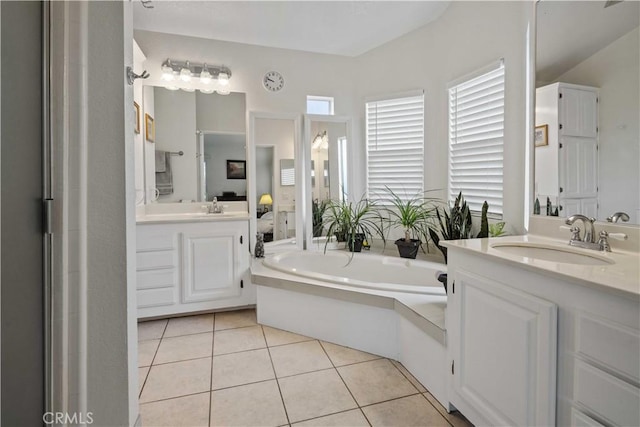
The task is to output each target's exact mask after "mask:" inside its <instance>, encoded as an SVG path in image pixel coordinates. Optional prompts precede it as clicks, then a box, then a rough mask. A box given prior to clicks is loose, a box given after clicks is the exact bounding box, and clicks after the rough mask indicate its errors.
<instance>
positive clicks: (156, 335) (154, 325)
mask: <svg viewBox="0 0 640 427" xmlns="http://www.w3.org/2000/svg"><path fill="white" fill-rule="evenodd" d="M166 326H167V319H160V320H147V321H146V322H140V323H138V341H146V340H157V339H160V338H162V333H163V332H164V329H165V327H166Z"/></svg>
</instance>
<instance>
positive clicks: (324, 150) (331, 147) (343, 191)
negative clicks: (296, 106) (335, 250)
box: [305, 115, 351, 242]
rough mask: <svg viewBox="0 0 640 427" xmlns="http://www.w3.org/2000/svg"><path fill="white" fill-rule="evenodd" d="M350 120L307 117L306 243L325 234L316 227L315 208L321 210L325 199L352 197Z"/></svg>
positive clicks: (316, 116)
mask: <svg viewBox="0 0 640 427" xmlns="http://www.w3.org/2000/svg"><path fill="white" fill-rule="evenodd" d="M350 134H351V121H350V119H349V118H346V117H338V116H324V115H306V116H305V147H306V149H307V152H308V153H309V159H308V163H307V164H308V165H309V177H308V181H307V183H308V184H307V185H309V188H308V190H306V192H307V194H309V195H310V201H309V204H308V207H307V209H308V212H310V213H311V215H309V216H308V219H307V234H308V236H307V241H308V242H311V241H313V240H312V239H313V238H318V237H320V235H321V234H322V229H321V228H319V227H317V224H313V217H316V218H317V217H318V216H316V215H314V214H313V213H314V209H319V208H321V207H322V202H323V201H325V200H343V199H344V198H345V197H348V195H349V179H348V167H347V165H348V150H349V139H350V137H351V135H350Z"/></svg>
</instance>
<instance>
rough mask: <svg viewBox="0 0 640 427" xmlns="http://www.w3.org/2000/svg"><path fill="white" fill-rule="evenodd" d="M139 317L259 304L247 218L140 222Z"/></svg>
mask: <svg viewBox="0 0 640 427" xmlns="http://www.w3.org/2000/svg"><path fill="white" fill-rule="evenodd" d="M136 230H137V248H136V256H137V276H136V278H137V284H136V286H137V302H138V317H139V318H147V317H155V316H166V315H172V314H181V313H189V312H197V311H203V310H212V309H218V308H227V307H237V306H243V305H248V304H255V295H254V293H253V291H252V288H251V287H250V286H249V285H250V283H249V282H250V276H249V264H250V255H249V241H248V234H249V225H248V221H247V220H237V221H229V220H225V221H208V222H206V221H205V222H173V223H165V224H140V223H139V224H138V225H137V227H136Z"/></svg>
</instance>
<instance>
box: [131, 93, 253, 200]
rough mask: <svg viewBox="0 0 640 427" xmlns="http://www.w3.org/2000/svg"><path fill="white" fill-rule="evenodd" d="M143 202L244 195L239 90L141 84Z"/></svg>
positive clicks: (243, 139)
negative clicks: (227, 91)
mask: <svg viewBox="0 0 640 427" xmlns="http://www.w3.org/2000/svg"><path fill="white" fill-rule="evenodd" d="M143 109H144V114H143V116H144V118H145V119H144V120H143V126H144V129H143V132H144V138H145V139H146V140H147V141H150V142H151V141H153V142H154V143H153V144H145V147H146V146H151V147H154V152H153V153H145V162H144V163H145V165H144V166H145V188H146V189H147V198H146V201H147V203H150V202H153V201H157V202H173V203H176V202H197V201H204V200H212V198H213V197H217V198H218V200H220V201H246V200H247V179H246V136H245V132H246V131H245V129H246V124H245V95H244V94H243V93H231V94H229V95H219V94H217V93H212V94H205V93H202V92H199V91H197V92H186V91H183V90H169V89H167V88H165V87H160V86H144V88H143Z"/></svg>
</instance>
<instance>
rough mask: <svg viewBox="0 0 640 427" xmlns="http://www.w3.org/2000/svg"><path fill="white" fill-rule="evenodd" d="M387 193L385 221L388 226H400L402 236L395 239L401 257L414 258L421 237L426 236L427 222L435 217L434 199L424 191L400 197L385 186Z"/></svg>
mask: <svg viewBox="0 0 640 427" xmlns="http://www.w3.org/2000/svg"><path fill="white" fill-rule="evenodd" d="M385 188H386V190H387V193H388V194H389V197H388V199H386V200H385V204H386V205H387V206H388V207H387V208H386V209H385V211H386V213H387V218H386V222H387V223H388V225H389V226H390V227H401V228H402V229H403V230H404V238H401V239H398V240H396V241H395V244H396V246H397V247H398V253H399V254H400V257H402V258H411V259H415V258H416V256H417V255H418V249H419V248H420V247H421V246H422V238H423V236H424V238H425V239H426V238H427V236H428V228H429V222H430V220H431V219H432V218H434V217H435V213H436V208H435V206H434V204H433V203H434V201H435V199H431V198H427V197H425V196H424V193H417V194H415V195H414V196H412V197H408V198H407V197H404V198H403V197H401V196H400V195H399V194H397V193H395V192H394V191H393V190H392V189H391V188H389V187H385Z"/></svg>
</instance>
